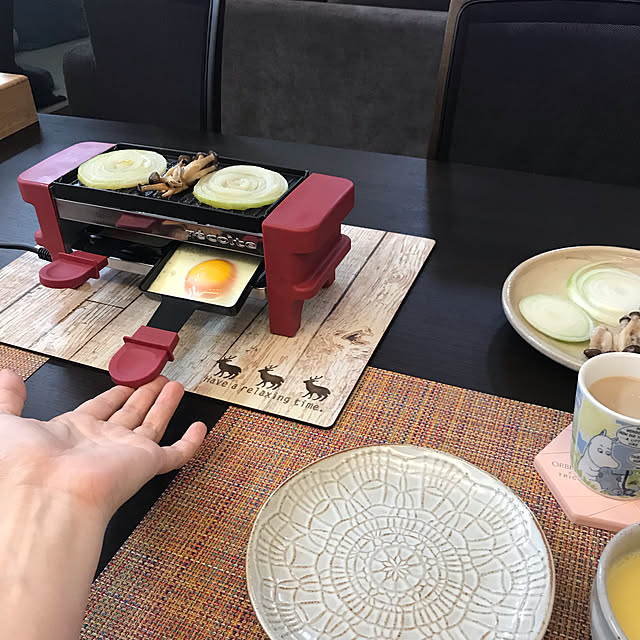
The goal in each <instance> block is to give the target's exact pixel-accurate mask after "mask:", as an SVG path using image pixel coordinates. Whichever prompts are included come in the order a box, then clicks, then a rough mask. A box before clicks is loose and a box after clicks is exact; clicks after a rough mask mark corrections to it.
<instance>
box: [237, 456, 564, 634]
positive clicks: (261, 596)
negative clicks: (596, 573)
mask: <svg viewBox="0 0 640 640" xmlns="http://www.w3.org/2000/svg"><path fill="white" fill-rule="evenodd" d="M247 584H248V588H249V596H250V598H251V602H252V604H253V606H254V609H255V611H256V614H257V616H258V619H259V620H260V623H261V624H262V626H263V627H264V629H265V631H266V632H267V634H268V635H269V637H270V638H272V639H273V640H320V639H323V640H334V639H337V638H339V639H340V640H359V639H361V638H362V639H364V638H367V639H370V638H375V639H376V640H392V639H393V640H409V639H411V640H421V639H427V638H429V639H431V638H439V639H441V640H454V639H455V640H462V639H466V638H468V639H469V640H479V639H483V640H488V639H489V638H510V639H512V640H533V639H539V638H542V636H543V635H544V632H545V629H546V627H547V624H548V622H549V616H550V615H551V608H552V606H553V596H554V573H553V560H552V557H551V553H550V551H549V547H548V545H547V541H546V539H545V537H544V534H543V533H542V531H541V529H540V526H539V525H538V522H537V521H536V519H535V517H534V516H533V514H532V513H531V512H530V511H529V509H528V508H527V507H526V505H525V504H524V503H523V502H522V501H521V500H520V499H519V498H518V497H517V496H516V495H515V494H513V493H512V492H511V490H510V489H508V488H507V487H506V486H505V485H504V484H502V483H501V482H499V481H498V480H497V479H496V478H494V477H493V476H491V475H489V474H487V473H485V472H484V471H482V470H480V469H478V468H477V467H474V466H473V465H471V464H469V463H467V462H465V461H463V460H461V459H459V458H456V457H454V456H450V455H447V454H445V453H441V452H438V451H435V450H432V449H423V448H420V447H413V446H371V447H364V448H360V449H352V450H349V451H343V452H340V453H337V454H334V455H332V456H329V457H327V458H323V459H321V460H319V461H318V462H315V463H314V464H312V465H310V466H308V467H306V468H305V469H303V470H302V471H300V472H298V473H297V474H295V475H294V476H293V477H291V478H289V480H287V481H286V482H285V483H284V484H283V485H282V486H281V487H280V488H279V489H278V490H277V491H275V492H274V493H273V494H272V495H271V496H270V497H269V499H268V500H267V502H266V503H265V504H264V506H263V507H262V509H261V510H260V512H259V514H258V517H257V518H256V521H255V523H254V526H253V531H252V532H251V537H250V539H249V544H248V548H247Z"/></svg>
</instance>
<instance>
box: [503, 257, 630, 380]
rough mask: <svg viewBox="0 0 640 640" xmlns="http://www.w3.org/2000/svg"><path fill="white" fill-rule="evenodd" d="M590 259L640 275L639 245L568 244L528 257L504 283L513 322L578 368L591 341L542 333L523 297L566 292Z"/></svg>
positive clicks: (543, 348) (563, 361) (557, 358)
mask: <svg viewBox="0 0 640 640" xmlns="http://www.w3.org/2000/svg"><path fill="white" fill-rule="evenodd" d="M590 262H609V263H611V265H610V266H612V267H613V266H616V267H621V268H623V269H628V270H629V271H633V272H634V273H637V274H639V275H640V251H636V250H635V249H625V248H623V247H600V246H586V247H567V248H565V249H556V250H555V251H548V252H547V253H541V254H540V255H538V256H534V257H533V258H529V260H525V262H523V263H522V264H520V265H518V266H517V267H516V268H515V269H514V270H513V271H512V272H511V273H510V274H509V277H508V278H507V279H506V281H505V283H504V286H503V287H502V308H503V309H504V312H505V314H506V316H507V320H509V322H510V323H511V326H512V327H513V328H514V329H515V330H516V331H517V332H518V333H519V334H520V335H521V336H522V337H523V338H524V339H525V340H526V341H527V342H528V343H529V344H530V345H531V346H532V347H535V348H536V349H537V350H538V351H540V353H543V354H544V355H545V356H548V357H549V358H551V359H552V360H555V361H556V362H559V363H560V364H563V365H564V366H565V367H569V368H570V369H573V370H574V371H577V370H578V369H579V368H580V366H581V365H582V363H583V362H584V361H585V360H586V358H585V356H584V354H583V351H584V350H585V349H586V348H587V346H588V344H589V343H588V342H562V341H560V340H555V339H554V338H550V337H549V336H546V335H544V333H540V331H538V330H537V329H534V327H532V326H531V325H530V324H529V323H528V322H527V321H526V320H525V319H524V317H523V316H522V314H521V313H520V308H519V305H520V300H522V298H525V297H526V296H530V295H533V294H534V293H548V294H559V295H565V296H566V295H567V287H566V285H567V280H568V279H569V276H571V274H572V273H573V272H574V271H576V270H577V269H579V268H580V267H583V266H584V265H586V264H588V263H590ZM638 302H639V303H640V300H639V301H638ZM629 311H632V309H629ZM596 324H597V323H596Z"/></svg>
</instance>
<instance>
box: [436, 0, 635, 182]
mask: <svg viewBox="0 0 640 640" xmlns="http://www.w3.org/2000/svg"><path fill="white" fill-rule="evenodd" d="M429 157H430V158H433V159H438V160H445V161H452V162H462V163H468V164H477V165H484V166H491V167H500V168H505V169H516V170H522V171H530V172H534V173H542V174H550V175H557V176H566V177H572V178H583V179H588V180H594V181H599V182H610V183H617V184H636V185H637V184H639V183H640V162H639V160H640V3H638V2H635V1H633V0H606V1H605V0H454V1H453V2H452V6H451V11H450V14H449V21H448V23H447V32H446V35H445V43H444V50H443V57H442V63H441V68H440V77H439V82H438V90H437V93H436V107H435V111H434V124H433V129H432V135H431V141H430V147H429Z"/></svg>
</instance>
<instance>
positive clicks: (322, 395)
mask: <svg viewBox="0 0 640 640" xmlns="http://www.w3.org/2000/svg"><path fill="white" fill-rule="evenodd" d="M320 378H322V376H316V377H315V378H309V380H305V381H304V384H305V386H306V387H307V393H305V394H304V395H303V396H302V397H303V398H306V397H309V398H310V399H311V400H313V396H314V394H316V395H317V396H318V397H317V400H326V399H327V396H328V395H329V394H330V393H331V391H329V389H327V388H326V387H321V386H320V385H317V384H316V383H315V382H316V380H320Z"/></svg>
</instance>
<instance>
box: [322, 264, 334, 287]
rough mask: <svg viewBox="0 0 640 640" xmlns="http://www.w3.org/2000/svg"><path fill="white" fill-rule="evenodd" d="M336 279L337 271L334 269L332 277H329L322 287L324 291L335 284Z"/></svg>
mask: <svg viewBox="0 0 640 640" xmlns="http://www.w3.org/2000/svg"><path fill="white" fill-rule="evenodd" d="M335 279H336V270H335V269H334V270H333V271H332V272H331V275H330V276H329V279H328V280H327V281H326V282H325V283H324V284H323V285H322V287H323V288H324V289H326V288H327V287H330V286H331V285H332V284H333V283H334V282H335Z"/></svg>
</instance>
